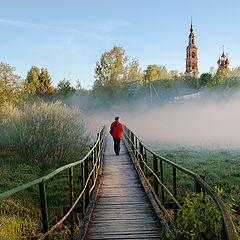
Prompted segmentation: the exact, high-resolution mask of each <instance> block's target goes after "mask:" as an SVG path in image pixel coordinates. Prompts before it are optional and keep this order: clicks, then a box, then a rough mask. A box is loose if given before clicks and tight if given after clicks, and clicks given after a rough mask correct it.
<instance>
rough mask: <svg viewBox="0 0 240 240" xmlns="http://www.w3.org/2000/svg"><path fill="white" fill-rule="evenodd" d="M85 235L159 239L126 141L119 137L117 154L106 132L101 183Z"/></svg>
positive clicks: (108, 237) (92, 237) (110, 237)
mask: <svg viewBox="0 0 240 240" xmlns="http://www.w3.org/2000/svg"><path fill="white" fill-rule="evenodd" d="M86 239H89V240H91V239H162V234H161V228H160V226H159V224H158V223H157V219H156V217H155V215H154V213H153V211H152V209H151V206H150V203H149V201H148V198H147V196H146V194H145V192H144V189H143V187H142V185H141V183H140V180H139V178H138V175H137V172H136V170H135V168H134V165H133V163H132V160H131V158H130V156H129V153H128V151H127V148H126V146H125V144H124V143H123V141H121V152H120V155H119V156H116V155H115V154H114V152H113V141H112V139H111V136H110V135H109V134H108V135H107V136H106V148H105V155H104V166H103V179H102V186H101V190H100V192H99V195H98V200H97V203H96V207H95V210H94V214H93V216H92V217H91V220H90V224H89V229H88V233H87V237H86Z"/></svg>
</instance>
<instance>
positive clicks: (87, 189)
mask: <svg viewBox="0 0 240 240" xmlns="http://www.w3.org/2000/svg"><path fill="white" fill-rule="evenodd" d="M88 164H89V157H88V158H87V159H86V160H85V174H84V175H85V184H86V182H87V179H88ZM88 203H89V182H88V183H87V186H86V190H85V211H86V209H87V205H88Z"/></svg>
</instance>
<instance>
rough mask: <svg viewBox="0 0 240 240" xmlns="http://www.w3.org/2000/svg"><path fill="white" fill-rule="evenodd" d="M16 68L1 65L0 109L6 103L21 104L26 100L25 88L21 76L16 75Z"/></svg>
mask: <svg viewBox="0 0 240 240" xmlns="http://www.w3.org/2000/svg"><path fill="white" fill-rule="evenodd" d="M14 71H15V68H14V67H11V66H10V65H8V64H5V63H3V62H1V63H0V107H1V106H2V105H3V104H4V103H5V102H9V101H11V102H14V103H19V102H21V100H22V98H24V94H25V91H24V88H23V85H22V83H21V81H20V76H18V75H16V74H15V73H14Z"/></svg>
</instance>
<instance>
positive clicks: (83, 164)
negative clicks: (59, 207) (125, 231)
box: [0, 127, 105, 240]
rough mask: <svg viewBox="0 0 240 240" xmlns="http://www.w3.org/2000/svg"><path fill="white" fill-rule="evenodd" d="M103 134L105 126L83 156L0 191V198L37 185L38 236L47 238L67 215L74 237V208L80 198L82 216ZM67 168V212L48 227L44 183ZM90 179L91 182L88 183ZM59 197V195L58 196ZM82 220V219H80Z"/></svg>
mask: <svg viewBox="0 0 240 240" xmlns="http://www.w3.org/2000/svg"><path fill="white" fill-rule="evenodd" d="M104 135H105V127H103V128H102V130H101V131H100V132H99V133H98V134H97V140H96V142H95V144H94V146H93V147H92V148H91V149H90V151H89V152H88V153H87V154H86V155H85V157H84V158H83V159H81V160H79V161H77V162H73V163H70V164H67V165H65V166H62V167H60V168H58V169H56V170H55V171H53V172H51V173H49V174H48V175H46V176H43V177H41V178H38V179H36V180H34V181H31V182H28V183H26V184H23V185H21V186H19V187H16V188H13V189H11V190H8V191H6V192H3V193H0V200H2V199H6V198H8V197H10V196H12V195H15V194H18V193H19V192H21V191H23V190H26V189H30V188H32V187H34V186H35V185H39V198H40V205H41V213H42V226H43V232H44V234H43V235H42V236H41V237H39V238H38V240H41V239H49V238H50V234H51V233H52V232H53V231H54V230H55V229H56V228H57V227H58V226H60V225H61V224H62V223H63V222H64V221H65V220H66V219H67V218H68V217H70V222H71V227H70V231H71V239H74V208H75V207H76V205H77V203H78V202H79V201H80V200H81V208H80V213H81V215H80V216H81V218H83V216H84V214H85V212H86V209H87V206H88V203H89V199H90V196H91V192H92V191H93V189H94V187H95V185H96V181H97V177H98V174H99V169H100V161H101V153H102V150H103V143H104V142H103V141H104ZM76 166H79V167H80V175H79V176H78V178H79V179H80V185H81V186H80V187H81V193H80V194H79V196H78V197H77V198H76V199H75V201H74V191H73V189H74V188H73V187H74V186H73V168H74V167H76ZM66 170H68V175H69V207H68V208H67V213H66V214H65V215H64V216H63V217H62V219H61V220H60V221H58V222H57V223H56V224H55V225H54V226H52V227H51V229H49V220H48V207H47V205H48V204H47V191H46V183H47V181H49V180H50V179H52V178H53V177H54V176H56V175H58V174H59V173H61V172H63V171H66ZM90 179H91V180H92V181H91V184H90ZM59 197H61V196H59ZM81 220H82V219H81Z"/></svg>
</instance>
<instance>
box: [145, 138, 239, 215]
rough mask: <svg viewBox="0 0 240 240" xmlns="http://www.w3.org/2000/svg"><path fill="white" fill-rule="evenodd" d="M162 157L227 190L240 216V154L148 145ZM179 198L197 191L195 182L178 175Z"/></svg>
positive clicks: (169, 173)
mask: <svg viewBox="0 0 240 240" xmlns="http://www.w3.org/2000/svg"><path fill="white" fill-rule="evenodd" d="M147 145H148V146H149V147H150V148H151V149H152V150H154V151H155V152H157V153H159V154H160V155H161V156H163V157H166V158H167V159H169V160H170V161H173V162H175V163H177V164H179V165H181V166H183V167H185V168H187V169H189V170H191V171H194V172H196V173H197V174H199V175H200V176H205V180H206V182H207V183H208V184H209V185H210V186H211V187H213V188H214V187H215V186H217V187H219V188H223V190H224V194H225V199H224V200H225V201H227V202H229V201H230V202H231V201H232V198H234V202H235V207H234V208H235V210H236V211H237V212H238V214H240V150H229V149H220V148H218V149H207V148H200V147H191V146H180V145H170V144H162V143H156V142H154V143H151V142H149V143H147ZM164 169H165V175H166V176H165V178H166V180H167V185H168V186H169V187H170V188H171V181H172V169H171V168H169V167H168V166H167V164H165V165H164ZM177 183H178V195H179V196H180V197H182V196H184V195H185V193H186V192H191V191H192V190H193V182H192V180H191V178H189V177H187V176H186V175H184V174H182V173H181V172H180V171H177Z"/></svg>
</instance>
